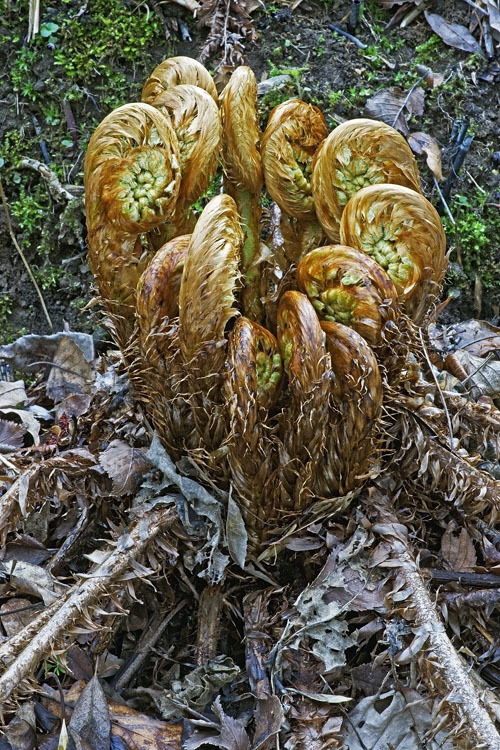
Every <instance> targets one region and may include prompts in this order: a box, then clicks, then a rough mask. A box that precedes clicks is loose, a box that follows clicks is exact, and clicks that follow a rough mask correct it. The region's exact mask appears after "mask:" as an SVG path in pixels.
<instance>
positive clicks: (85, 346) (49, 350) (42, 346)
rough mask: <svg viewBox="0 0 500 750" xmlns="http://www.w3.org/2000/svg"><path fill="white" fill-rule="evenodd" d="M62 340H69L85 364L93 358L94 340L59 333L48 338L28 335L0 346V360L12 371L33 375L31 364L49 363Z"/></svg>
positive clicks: (86, 334) (72, 332) (83, 336)
mask: <svg viewBox="0 0 500 750" xmlns="http://www.w3.org/2000/svg"><path fill="white" fill-rule="evenodd" d="M62 338H70V339H71V340H72V341H73V342H74V343H75V344H76V345H77V346H78V347H79V348H80V349H81V350H82V352H83V354H84V356H85V359H86V360H87V362H91V361H92V360H93V359H94V357H95V351H94V340H93V338H92V336H90V335H89V334H88V333H77V332H76V331H64V332H63V331H60V332H59V333H53V334H51V335H50V336H38V335H36V334H31V333H30V334H28V335H27V336H21V338H19V339H16V341H14V342H13V343H12V344H6V345H5V346H0V359H4V360H5V361H6V362H7V363H8V364H9V365H10V366H11V367H12V369H13V370H19V371H21V372H24V371H25V370H26V371H28V372H29V373H30V374H33V368H32V367H30V365H31V364H32V362H37V361H45V362H47V361H51V360H52V357H53V356H54V354H55V352H56V349H57V347H58V346H59V343H60V341H61V339H62Z"/></svg>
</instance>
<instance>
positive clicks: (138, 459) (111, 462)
mask: <svg viewBox="0 0 500 750" xmlns="http://www.w3.org/2000/svg"><path fill="white" fill-rule="evenodd" d="M99 463H100V464H101V466H102V467H103V469H104V470H105V471H106V473H107V474H108V475H109V476H110V477H111V479H112V480H113V491H114V492H115V493H116V494H117V495H130V494H132V493H133V492H134V490H135V489H136V488H137V485H138V483H139V482H140V479H141V477H142V475H143V474H144V473H145V472H146V471H148V469H150V468H151V464H150V462H149V461H148V459H147V458H146V455H145V451H144V450H142V449H141V448H133V447H132V446H131V445H129V444H128V443H126V442H125V441H124V440H112V441H111V443H110V444H109V445H108V447H107V448H106V450H105V451H104V452H103V453H101V455H100V456H99Z"/></svg>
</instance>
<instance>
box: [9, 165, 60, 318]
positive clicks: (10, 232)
mask: <svg viewBox="0 0 500 750" xmlns="http://www.w3.org/2000/svg"><path fill="white" fill-rule="evenodd" d="M0 198H1V199H2V203H3V207H4V211H5V218H6V219H7V227H8V229H9V234H10V236H11V239H12V242H13V243H14V247H15V248H16V250H17V252H18V253H19V255H20V256H21V260H22V262H23V263H24V266H25V268H26V270H27V272H28V276H29V277H30V279H31V281H32V283H33V286H34V287H35V289H36V293H37V294H38V297H39V299H40V302H41V305H42V308H43V312H44V313H45V317H46V318H47V323H48V324H49V327H50V330H51V331H53V330H54V326H53V325H52V321H51V319H50V315H49V312H48V310H47V308H46V306H45V302H44V299H43V297H42V293H41V291H40V287H39V286H38V284H37V283H36V279H35V277H34V276H33V271H32V270H31V268H30V266H29V264H28V261H27V260H26V258H25V256H24V253H23V251H22V250H21V247H20V246H19V243H18V241H17V239H16V235H15V234H14V230H13V229H12V222H11V220H10V213H9V207H8V205H7V198H6V197H5V191H4V189H3V183H2V180H1V178H0Z"/></svg>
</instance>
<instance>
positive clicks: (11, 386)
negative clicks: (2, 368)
mask: <svg viewBox="0 0 500 750" xmlns="http://www.w3.org/2000/svg"><path fill="white" fill-rule="evenodd" d="M26 398H27V396H26V391H25V390H24V380H16V381H14V382H9V381H4V380H0V408H4V407H6V406H20V405H21V404H24V402H25V401H26Z"/></svg>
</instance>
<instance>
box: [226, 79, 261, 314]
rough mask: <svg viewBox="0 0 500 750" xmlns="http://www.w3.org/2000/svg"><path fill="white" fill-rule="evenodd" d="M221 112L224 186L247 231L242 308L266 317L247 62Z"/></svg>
mask: <svg viewBox="0 0 500 750" xmlns="http://www.w3.org/2000/svg"><path fill="white" fill-rule="evenodd" d="M221 116H222V125H223V132H224V140H223V150H222V161H223V168H224V189H225V190H226V192H227V193H228V194H229V195H230V196H231V197H232V198H234V200H235V201H236V206H237V208H238V213H239V215H240V217H241V221H242V229H243V232H244V235H245V240H244V243H243V251H242V266H243V284H244V286H243V294H242V303H243V312H244V314H246V315H249V316H250V317H251V318H253V319H254V320H256V321H257V320H261V319H262V317H263V311H262V303H261V301H260V272H259V266H258V265H256V261H257V260H258V258H259V250H260V239H259V222H260V216H261V209H260V193H261V190H262V186H263V184H264V177H263V172H262V161H261V157H260V150H259V148H260V139H261V132H260V128H259V113H258V109H257V81H256V80H255V75H254V73H253V71H252V70H251V69H250V68H247V67H246V66H245V65H242V66H240V67H239V68H236V70H235V71H234V73H233V74H232V76H231V78H230V79H229V82H228V84H227V86H226V87H225V89H224V91H223V92H222V95H221Z"/></svg>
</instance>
